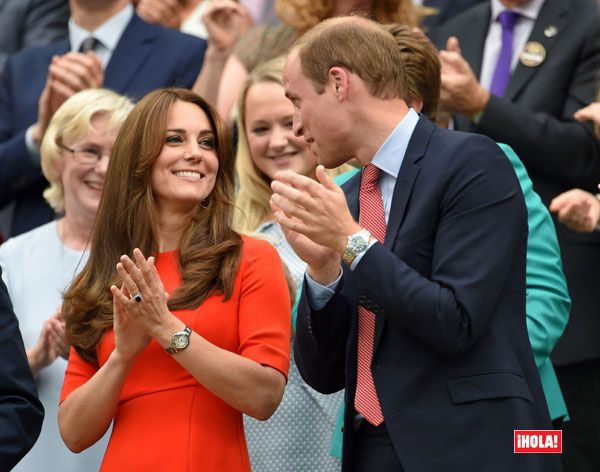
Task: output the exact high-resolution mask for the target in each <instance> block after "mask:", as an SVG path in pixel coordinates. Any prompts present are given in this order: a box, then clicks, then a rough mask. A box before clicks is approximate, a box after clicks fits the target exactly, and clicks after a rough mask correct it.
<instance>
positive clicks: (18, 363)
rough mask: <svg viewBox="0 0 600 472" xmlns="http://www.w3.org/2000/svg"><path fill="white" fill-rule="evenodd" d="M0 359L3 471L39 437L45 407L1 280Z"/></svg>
mask: <svg viewBox="0 0 600 472" xmlns="http://www.w3.org/2000/svg"><path fill="white" fill-rule="evenodd" d="M0 359H2V361H1V362H0V472H8V471H9V470H11V469H12V468H13V467H14V466H15V465H16V464H17V462H19V461H20V460H21V458H22V457H23V456H24V455H25V454H27V452H28V451H29V450H30V449H31V447H32V446H33V444H34V443H35V441H36V439H37V438H38V436H39V434H40V430H41V428H42V420H43V419H44V408H43V407H42V404H41V403H40V401H39V400H38V396H37V390H36V388H35V381H34V380H33V375H32V373H31V369H30V368H29V364H28V363H27V355H26V354H25V347H24V346H23V339H22V338H21V333H20V332H19V325H18V323H17V318H16V317H15V314H14V312H13V309H12V304H11V302H10V299H9V298H8V292H7V291H6V285H4V282H3V281H2V280H0Z"/></svg>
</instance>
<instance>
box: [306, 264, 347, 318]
mask: <svg viewBox="0 0 600 472" xmlns="http://www.w3.org/2000/svg"><path fill="white" fill-rule="evenodd" d="M304 277H305V278H306V298H307V300H308V304H309V305H310V307H311V309H313V310H315V311H318V310H322V309H323V308H324V307H325V305H327V302H329V300H331V298H332V297H333V295H334V294H335V289H336V287H337V286H338V284H339V283H340V280H342V270H341V268H340V275H338V277H337V279H335V280H334V281H333V282H331V283H330V284H329V285H321V284H320V283H318V282H316V281H315V280H314V279H313V278H312V277H311V276H310V275H308V272H306V273H305V274H304Z"/></svg>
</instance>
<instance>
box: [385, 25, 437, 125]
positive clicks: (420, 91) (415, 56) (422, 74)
mask: <svg viewBox="0 0 600 472" xmlns="http://www.w3.org/2000/svg"><path fill="white" fill-rule="evenodd" d="M385 29H387V30H388V31H389V32H390V33H392V36H394V39H395V40H396V44H397V45H398V47H399V48H400V53H401V55H402V62H403V64H404V74H405V75H406V78H405V83H406V88H405V89H404V90H405V96H404V97H403V98H404V99H405V100H406V101H410V100H413V99H416V100H419V101H421V102H423V109H422V110H421V111H422V113H423V114H424V115H425V116H427V117H428V118H429V119H430V120H431V121H434V122H435V120H436V118H437V112H438V104H439V101H440V87H441V66H440V59H439V57H438V50H437V49H436V47H435V46H434V45H433V43H432V42H431V41H429V39H427V37H426V36H425V35H424V34H423V33H422V32H421V31H418V30H417V31H415V30H414V29H413V28H409V27H408V26H404V25H399V24H390V25H386V26H385Z"/></svg>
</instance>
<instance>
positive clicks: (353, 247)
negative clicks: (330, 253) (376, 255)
mask: <svg viewBox="0 0 600 472" xmlns="http://www.w3.org/2000/svg"><path fill="white" fill-rule="evenodd" d="M373 239H374V236H373V235H372V234H371V233H370V231H369V230H367V229H365V228H360V229H359V231H357V232H355V233H353V234H351V235H349V236H348V238H347V240H346V241H347V243H346V247H345V249H344V253H343V254H342V260H343V261H344V262H345V263H346V265H347V266H348V267H351V265H352V263H353V262H354V260H355V259H356V258H357V257H359V256H361V255H362V254H364V253H365V251H367V249H369V245H370V244H371V241H373Z"/></svg>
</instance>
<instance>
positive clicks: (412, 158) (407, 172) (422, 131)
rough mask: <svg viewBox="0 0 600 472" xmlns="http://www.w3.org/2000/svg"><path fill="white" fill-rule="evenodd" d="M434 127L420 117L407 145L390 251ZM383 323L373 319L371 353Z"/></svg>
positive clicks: (389, 230) (388, 235) (393, 212)
mask: <svg viewBox="0 0 600 472" xmlns="http://www.w3.org/2000/svg"><path fill="white" fill-rule="evenodd" d="M434 129H435V126H434V125H433V123H431V122H430V121H429V120H428V119H427V118H424V117H423V116H421V117H420V118H419V121H418V122H417V126H416V127H415V130H414V131H413V134H412V136H411V138H410V141H409V143H408V148H407V149H406V154H405V155H404V160H403V161H402V166H400V172H398V178H397V179H396V185H395V186H394V196H393V197H392V206H391V209H390V217H389V219H388V224H387V229H386V232H385V243H384V245H385V247H387V248H388V249H390V250H392V249H393V246H394V242H395V240H396V236H398V231H399V230H400V226H401V225H402V221H404V215H405V213H406V205H407V204H408V201H409V199H410V196H411V194H412V190H413V187H414V185H415V181H416V180H417V176H418V175H419V172H420V171H421V167H419V166H418V165H417V162H418V161H419V159H421V158H422V157H423V156H424V155H425V151H426V149H427V144H428V143H429V138H430V136H431V133H433V130H434ZM384 324H385V321H384V319H383V318H380V317H376V318H375V341H374V344H373V352H376V350H377V345H378V343H379V340H380V339H381V334H382V332H383V327H384Z"/></svg>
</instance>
